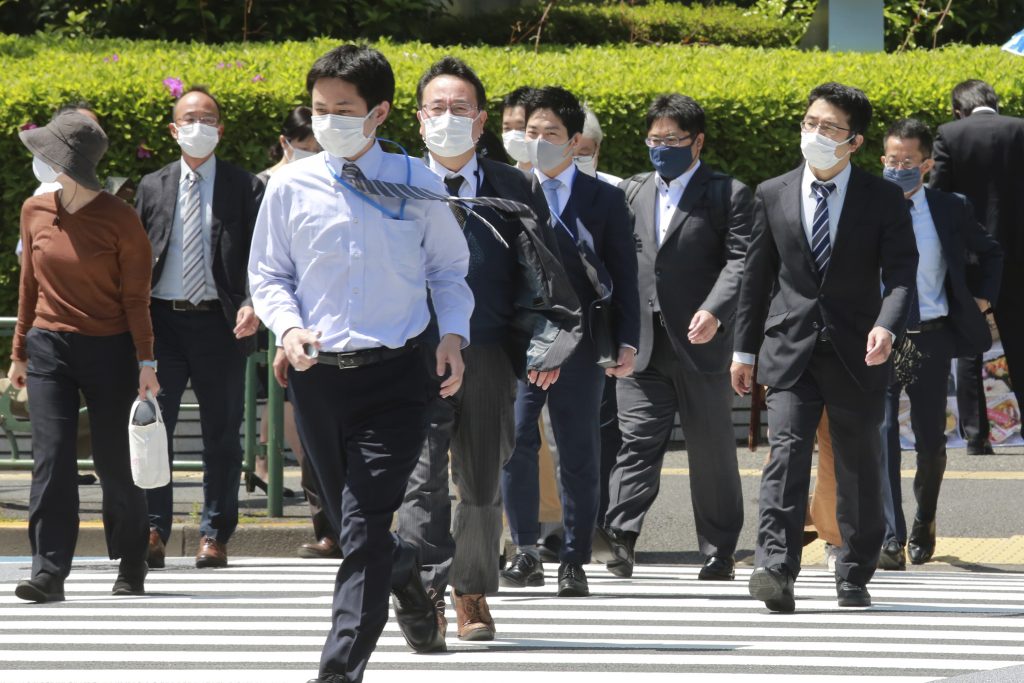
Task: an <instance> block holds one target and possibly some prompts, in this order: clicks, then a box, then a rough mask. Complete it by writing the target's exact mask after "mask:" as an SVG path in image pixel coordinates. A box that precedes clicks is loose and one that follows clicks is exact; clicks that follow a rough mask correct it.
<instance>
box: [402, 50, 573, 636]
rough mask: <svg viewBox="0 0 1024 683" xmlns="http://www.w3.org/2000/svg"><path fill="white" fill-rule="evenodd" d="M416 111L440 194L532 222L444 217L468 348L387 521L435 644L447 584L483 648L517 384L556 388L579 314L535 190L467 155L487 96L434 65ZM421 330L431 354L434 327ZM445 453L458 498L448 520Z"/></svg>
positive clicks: (434, 409)
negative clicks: (482, 200)
mask: <svg viewBox="0 0 1024 683" xmlns="http://www.w3.org/2000/svg"><path fill="white" fill-rule="evenodd" d="M416 100H417V104H418V105H419V111H418V112H417V118H418V119H419V122H420V133H421V134H422V135H423V141H424V143H425V144H426V146H427V150H428V152H429V154H428V157H427V159H426V161H427V165H428V166H429V167H430V170H432V171H433V172H434V173H436V174H437V175H438V177H440V178H441V180H442V181H443V182H444V184H445V188H446V190H447V192H448V194H449V195H451V196H455V197H461V198H464V199H469V198H474V197H478V198H479V197H498V198H502V199H508V200H513V201H518V202H522V203H524V204H526V205H528V206H529V207H530V208H532V209H533V211H534V213H535V214H536V219H535V220H529V219H526V220H520V219H516V218H511V217H505V216H503V215H501V214H499V213H497V212H496V211H493V210H490V209H488V208H484V207H479V208H476V209H475V212H474V213H468V212H466V211H465V210H464V209H462V208H456V209H454V213H455V218H456V220H457V221H458V222H459V224H460V226H461V227H462V232H463V235H464V236H465V238H466V242H467V244H468V246H469V254H470V257H469V273H468V275H467V276H466V282H467V283H468V284H469V286H470V289H472V290H473V298H474V300H475V307H474V309H473V316H472V318H470V323H469V327H470V335H471V337H472V339H473V345H472V346H470V347H469V348H467V349H466V350H465V352H464V355H465V361H466V375H465V379H464V381H463V384H462V389H461V390H460V391H459V392H458V393H457V394H455V395H454V396H452V397H451V398H442V397H440V396H435V397H434V398H433V399H432V400H431V403H430V407H429V408H428V415H429V420H430V428H429V432H428V437H427V441H426V443H425V444H424V446H423V450H422V452H421V453H420V459H419V463H418V464H417V466H416V469H415V470H414V471H413V475H412V477H411V478H410V480H409V487H408V489H407V491H406V495H405V501H404V503H403V504H402V508H401V509H400V510H399V513H398V533H399V535H400V536H401V537H402V538H403V539H406V540H408V541H410V542H412V543H414V544H415V545H417V546H418V547H419V548H420V552H421V554H422V557H421V559H422V561H423V581H424V584H426V586H427V588H428V591H429V592H430V593H431V594H432V596H433V599H434V601H435V605H436V609H437V617H438V625H439V628H440V631H441V633H442V634H443V633H444V630H445V626H446V622H445V617H444V607H445V603H444V595H445V590H446V588H447V586H448V585H449V584H450V585H451V587H452V602H453V603H454V605H455V613H456V617H457V619H458V627H457V633H458V636H459V638H461V639H463V640H491V639H493V638H494V631H495V627H494V622H493V620H492V619H491V616H490V611H489V609H488V607H487V595H488V594H494V593H496V592H497V591H498V567H497V564H496V563H495V558H496V557H497V556H498V553H499V550H500V548H499V545H500V541H501V526H502V519H501V515H502V508H501V490H500V482H501V468H502V466H503V465H504V464H505V463H506V462H507V461H508V459H509V456H510V455H511V454H512V445H513V438H512V436H513V429H514V427H515V421H514V412H513V405H514V401H515V394H516V379H517V378H522V379H524V380H526V381H528V382H530V383H531V384H533V385H535V386H538V387H541V388H547V387H549V386H551V385H552V384H553V383H554V382H555V380H557V379H558V373H559V368H560V366H561V365H562V364H563V363H564V362H565V360H566V359H567V358H568V357H569V356H570V355H571V354H572V351H573V349H574V348H575V346H576V343H577V341H578V338H579V333H580V328H579V325H580V321H579V313H578V309H579V303H578V302H577V298H576V294H575V292H574V291H573V289H572V286H571V285H570V284H569V281H568V279H567V277H566V275H565V271H564V270H563V269H562V267H561V264H560V263H559V261H558V257H557V253H558V244H557V242H556V241H555V234H554V232H553V231H552V230H551V228H550V227H549V226H548V207H547V202H546V201H545V199H544V193H543V191H542V190H541V188H540V185H538V184H531V182H530V179H529V177H528V176H527V175H525V174H524V173H522V172H521V171H518V170H516V169H515V168H512V167H511V166H509V165H507V164H503V163H500V162H497V161H491V160H489V159H486V158H484V157H482V156H480V155H478V154H477V153H476V142H477V140H478V139H479V138H480V135H481V133H482V132H483V129H484V124H485V123H486V122H487V112H486V111H485V109H484V107H485V106H486V103H487V96H486V94H485V91H484V86H483V83H481V82H480V79H479V78H478V77H477V75H476V74H475V73H474V72H473V70H472V69H470V68H469V67H468V66H467V65H466V64H465V63H464V62H462V61H461V60H459V59H456V58H455V57H444V58H443V59H441V60H440V61H438V62H437V63H435V64H434V65H432V66H431V67H430V68H429V69H428V70H427V72H426V73H425V74H424V75H423V77H422V78H421V79H420V82H419V85H418V86H417V88H416ZM485 221H486V223H485ZM488 223H489V224H490V225H487V224H488ZM492 230H493V231H497V233H498V234H497V235H496V234H495V233H494V232H493V231H492ZM499 236H500V240H499ZM534 273H540V274H541V277H540V278H538V277H536V276H534V275H533V274H534ZM524 304H525V305H524ZM430 329H431V332H432V334H431V343H436V342H437V329H436V319H435V320H434V321H432V325H431V328H430ZM449 450H450V452H451V473H452V480H453V481H454V482H455V485H456V488H457V489H458V494H459V496H458V503H457V504H456V505H455V509H454V514H453V512H452V504H451V501H450V499H449V495H448V453H449ZM453 522H454V523H453Z"/></svg>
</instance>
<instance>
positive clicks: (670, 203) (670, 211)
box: [654, 161, 700, 247]
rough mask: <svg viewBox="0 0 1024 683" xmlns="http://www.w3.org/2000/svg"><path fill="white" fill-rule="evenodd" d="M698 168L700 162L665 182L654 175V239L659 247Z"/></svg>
mask: <svg viewBox="0 0 1024 683" xmlns="http://www.w3.org/2000/svg"><path fill="white" fill-rule="evenodd" d="M698 168H700V161H697V163H696V164H694V165H693V168H690V169H689V170H688V171H686V173H684V174H683V175H681V176H679V177H678V178H673V179H672V180H671V181H669V182H667V183H666V182H665V179H664V178H662V177H661V176H660V175H658V174H657V173H655V174H654V184H655V186H656V187H657V188H658V203H657V204H656V205H655V209H654V239H655V242H656V243H657V245H658V246H659V247H660V246H661V244H662V242H664V241H665V235H667V234H668V226H669V224H671V223H672V217H673V216H674V215H675V214H676V209H678V208H679V202H680V201H682V199H683V193H684V192H686V186H687V185H689V184H690V179H691V178H693V174H694V173H696V172H697V169H698Z"/></svg>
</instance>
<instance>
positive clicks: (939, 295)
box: [910, 188, 949, 322]
mask: <svg viewBox="0 0 1024 683" xmlns="http://www.w3.org/2000/svg"><path fill="white" fill-rule="evenodd" d="M910 199H911V200H912V201H913V202H914V205H913V207H911V209H910V217H911V218H912V219H913V221H914V237H915V239H917V253H918V255H919V256H918V261H917V303H918V306H919V308H920V313H921V321H922V322H923V321H925V320H934V319H935V318H941V317H943V316H945V315H948V314H949V300H948V299H947V298H946V258H945V256H943V254H942V243H941V242H940V241H939V233H937V232H936V231H935V221H934V220H932V212H931V209H929V208H928V198H927V197H926V196H925V193H924V189H923V188H922V189H919V190H918V191H917V192H915V193H914V194H913V195H912V196H911V197H910Z"/></svg>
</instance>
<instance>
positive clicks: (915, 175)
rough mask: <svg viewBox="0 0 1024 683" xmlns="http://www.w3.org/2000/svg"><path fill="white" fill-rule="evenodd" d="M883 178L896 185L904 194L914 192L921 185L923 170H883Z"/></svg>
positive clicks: (918, 168) (886, 168) (887, 168)
mask: <svg viewBox="0 0 1024 683" xmlns="http://www.w3.org/2000/svg"><path fill="white" fill-rule="evenodd" d="M882 177H883V178H885V179H886V180H888V181H889V182H891V183H896V184H897V185H898V186H899V188H900V189H901V190H903V194H906V193H908V192H913V191H914V190H915V189H917V186H918V185H920V184H921V168H920V167H917V168H889V167H888V166H886V167H885V168H884V169H882Z"/></svg>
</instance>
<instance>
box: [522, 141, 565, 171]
mask: <svg viewBox="0 0 1024 683" xmlns="http://www.w3.org/2000/svg"><path fill="white" fill-rule="evenodd" d="M568 149H569V143H568V141H566V142H563V143H562V144H560V145H556V144H555V143H553V142H548V141H547V140H545V139H543V138H537V139H535V140H527V141H526V151H527V153H528V154H529V155H530V163H531V164H533V165H534V166H536V167H537V168H539V169H540V170H541V171H544V172H545V173H547V172H548V171H550V170H551V169H553V168H558V166H559V165H560V164H561V163H562V162H564V161H565V158H566V151H567V150H568Z"/></svg>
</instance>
